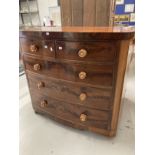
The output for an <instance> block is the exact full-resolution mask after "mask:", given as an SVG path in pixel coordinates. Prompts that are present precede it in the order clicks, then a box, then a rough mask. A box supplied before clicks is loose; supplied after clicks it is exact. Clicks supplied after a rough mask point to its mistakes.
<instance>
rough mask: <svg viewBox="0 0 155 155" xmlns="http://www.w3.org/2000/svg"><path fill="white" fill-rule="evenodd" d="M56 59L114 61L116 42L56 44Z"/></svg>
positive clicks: (59, 42)
mask: <svg viewBox="0 0 155 155" xmlns="http://www.w3.org/2000/svg"><path fill="white" fill-rule="evenodd" d="M56 51H57V52H56V57H57V58H58V59H70V60H80V61H97V62H99V61H114V58H115V51H116V47H115V42H69V41H57V42H56Z"/></svg>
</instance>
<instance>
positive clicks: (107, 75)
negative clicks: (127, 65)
mask: <svg viewBox="0 0 155 155" xmlns="http://www.w3.org/2000/svg"><path fill="white" fill-rule="evenodd" d="M24 61H25V67H26V69H27V70H29V71H32V72H36V73H39V74H43V75H47V76H51V77H55V78H58V79H64V80H68V81H73V82H82V83H88V84H92V85H102V86H112V85H113V66H112V65H103V64H94V65H90V64H81V63H78V62H70V63H66V62H65V63H64V62H54V61H45V60H42V59H38V58H35V59H34V58H32V57H30V56H26V55H25V56H24ZM35 64H39V65H40V68H41V69H40V70H38V71H36V70H34V65H35ZM80 72H86V74H87V76H86V78H85V79H83V80H81V79H79V73H80Z"/></svg>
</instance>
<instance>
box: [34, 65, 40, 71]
mask: <svg viewBox="0 0 155 155" xmlns="http://www.w3.org/2000/svg"><path fill="white" fill-rule="evenodd" d="M40 68H41V67H40V65H39V64H35V65H34V66H33V69H34V70H35V71H38V70H40Z"/></svg>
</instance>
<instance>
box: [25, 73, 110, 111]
mask: <svg viewBox="0 0 155 155" xmlns="http://www.w3.org/2000/svg"><path fill="white" fill-rule="evenodd" d="M27 75H28V81H29V87H30V90H31V91H32V92H36V93H42V94H44V95H48V96H51V97H52V98H56V99H59V100H62V101H65V102H69V103H72V104H79V105H82V106H85V107H90V108H94V109H99V110H111V108H112V90H111V89H102V88H95V87H88V86H86V85H81V84H77V83H74V82H66V81H62V80H56V79H53V78H49V77H45V76H42V75H38V74H33V73H28V74H27Z"/></svg>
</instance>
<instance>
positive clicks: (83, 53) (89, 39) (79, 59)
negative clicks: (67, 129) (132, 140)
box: [20, 27, 134, 136]
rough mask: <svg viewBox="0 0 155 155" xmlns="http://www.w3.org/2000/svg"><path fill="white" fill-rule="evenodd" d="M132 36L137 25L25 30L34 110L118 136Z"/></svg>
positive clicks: (23, 42) (24, 51) (23, 38)
mask: <svg viewBox="0 0 155 155" xmlns="http://www.w3.org/2000/svg"><path fill="white" fill-rule="evenodd" d="M133 36H134V32H133V31H131V30H128V29H125V30H124V29H121V28H115V27H108V28H104V27H102V28H91V27H59V28H57V27H55V28H54V27H53V28H52V27H51V28H45V27H30V28H23V29H22V30H20V46H21V49H22V58H23V62H24V67H25V72H26V77H27V81H28V85H29V90H30V95H31V100H32V106H33V109H34V111H35V112H37V113H40V114H45V115H47V116H49V117H51V118H52V119H54V120H56V121H58V122H60V123H63V124H66V125H69V126H72V127H75V128H79V129H87V130H90V131H94V132H97V133H100V134H103V135H106V136H114V135H115V134H116V129H117V122H118V116H119V110H120V103H121V95H122V89H123V79H124V74H125V68H126V61H127V54H128V46H129V42H130V40H131V39H132V38H133Z"/></svg>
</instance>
